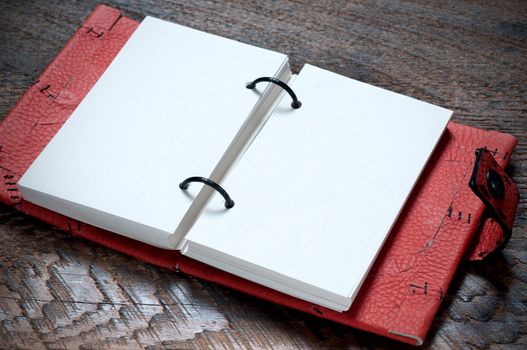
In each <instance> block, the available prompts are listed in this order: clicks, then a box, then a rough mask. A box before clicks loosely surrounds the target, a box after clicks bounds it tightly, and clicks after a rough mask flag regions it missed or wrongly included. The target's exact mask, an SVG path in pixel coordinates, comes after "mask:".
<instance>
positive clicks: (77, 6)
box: [0, 0, 527, 349]
mask: <svg viewBox="0 0 527 350" xmlns="http://www.w3.org/2000/svg"><path fill="white" fill-rule="evenodd" d="M109 3H110V4H113V5H115V6H117V7H120V8H122V9H123V10H124V12H125V14H126V15H128V16H131V17H133V18H135V19H139V20H140V19H142V18H143V17H144V15H152V16H156V17H159V18H162V19H166V20H170V21H173V22H176V23H180V24H183V25H187V26H190V27H193V28H198V29H201V30H205V31H207V32H211V33H215V34H219V35H222V36H226V37H228V38H233V39H237V40H239V41H242V42H246V43H249V44H253V45H257V46H261V47H265V48H269V49H272V50H277V51H281V52H284V53H287V54H289V56H290V57H291V60H292V63H293V69H294V70H295V71H298V70H299V68H300V67H301V66H302V65H303V64H304V63H305V62H309V63H311V64H314V65H317V66H320V67H322V68H326V69H329V70H332V71H335V72H337V73H340V74H343V75H345V76H348V77H352V78H355V79H359V80H362V81H365V82H368V83H371V84H374V85H378V86H381V87H385V88H388V89H391V90H394V91H397V92H401V93H403V94H407V95H410V96H413V97H416V98H419V99H422V100H425V101H429V102H431V103H434V104H438V105H441V106H443V107H446V108H450V109H452V110H454V111H455V118H454V119H455V120H457V121H460V122H463V123H466V124H469V125H473V126H477V127H481V128H486V129H494V130H501V131H504V132H509V133H512V134H514V135H516V136H517V137H518V140H519V144H518V148H517V150H516V153H515V155H514V157H513V160H512V165H511V167H510V172H511V174H512V175H513V177H514V179H515V180H516V181H517V183H518V185H519V188H520V192H521V201H520V207H519V209H518V215H517V218H516V224H515V227H514V233H513V236H512V239H511V241H510V243H509V245H508V247H507V248H506V249H505V250H504V251H503V253H501V254H499V255H498V256H496V257H495V258H494V259H493V260H491V261H488V262H487V263H486V264H474V263H472V264H470V263H464V264H463V265H462V267H461V268H460V270H459V272H458V273H457V275H456V277H455V280H454V282H453V284H452V286H451V288H450V289H449V291H448V295H447V297H446V299H445V301H444V304H443V306H442V308H441V310H440V311H439V313H438V315H437V317H436V319H435V321H434V323H433V326H432V330H431V332H430V334H429V337H428V339H427V341H426V343H425V346H427V347H430V348H433V349H443V348H482V349H486V348H491V349H500V348H511V349H525V348H527V269H526V266H527V252H526V251H527V249H526V248H527V232H526V231H527V230H526V228H527V191H526V190H527V177H526V174H527V137H526V136H527V135H526V134H527V119H526V118H527V104H526V102H527V95H526V84H527V69H526V67H527V59H526V57H527V3H526V2H525V1H498V0H497V1H470V2H459V1H456V0H449V1H390V0H386V1H355V2H333V1H323V2H322V1H320V2H313V3H311V2H309V1H305V2H301V1H291V2H264V1H262V2H260V1H239V2H233V3H226V2H201V1H196V2H193V3H190V2H189V3H187V2H181V3H180V2H175V1H172V2H157V1H150V0H143V1H110V2H109ZM95 4H96V1H76V2H69V1H62V0H49V1H6V0H3V1H1V2H0V116H4V115H5V114H6V113H7V112H8V111H9V109H10V108H11V107H12V106H13V105H14V103H15V102H16V101H17V99H18V98H19V97H20V96H21V95H22V93H23V92H24V91H25V89H26V88H27V87H28V86H29V85H30V84H31V82H32V81H33V80H34V79H35V78H36V77H37V76H38V75H39V73H40V72H41V71H42V70H43V68H44V67H45V66H46V65H47V64H48V63H49V62H50V61H51V60H52V59H53V57H54V56H55V55H56V54H57V53H58V51H59V50H60V48H61V47H62V46H63V45H64V44H65V43H66V41H67V40H68V38H69V37H70V36H71V35H72V34H73V32H74V31H75V29H76V28H77V26H79V25H80V24H81V23H82V21H83V19H84V18H85V17H86V16H87V15H88V14H89V13H90V11H91V10H92V9H93V8H94V6H95ZM0 240H1V244H0V347H2V348H13V347H20V348H79V347H80V348H83V349H98V348H112V349H113V348H126V349H128V348H139V347H145V348H204V347H212V348H293V347H298V348H341V347H348V348H385V349H392V348H396V347H400V346H401V345H399V344H398V343H395V342H393V341H390V340H386V339H383V338H381V337H378V336H374V335H371V334H367V333H364V332H360V331H356V330H353V329H349V328H346V327H343V326H340V325H337V324H334V323H331V322H328V321H324V320H320V319H317V318H315V317H312V316H308V315H304V314H302V313H299V312H295V311H291V310H288V309H285V308H283V307H280V306H276V305H272V304H270V303H267V302H263V301H260V300H257V299H254V298H251V297H248V296H245V295H242V294H240V293H236V292H233V291H231V290H228V289H225V288H222V287H219V286H216V285H214V284H210V283H205V282H202V281H199V280H196V279H193V278H189V277H187V276H184V275H179V274H176V273H173V272H169V271H165V270H163V269H160V268H156V267H153V266H149V265H147V264H144V263H142V262H140V261H137V260H134V259H131V258H128V257H126V256H123V255H121V254H118V253H115V252H113V251H110V250H108V249H105V248H102V247H100V246H97V245H95V244H92V243H90V242H87V241H84V240H82V239H77V238H72V237H70V236H68V235H66V234H64V233H61V232H58V231H57V230H55V229H53V228H52V227H49V226H47V225H45V224H42V223H41V222H38V221H36V220H33V219H31V218H28V217H25V216H24V215H21V214H19V213H18V212H16V211H14V210H13V209H10V208H8V207H5V206H0Z"/></svg>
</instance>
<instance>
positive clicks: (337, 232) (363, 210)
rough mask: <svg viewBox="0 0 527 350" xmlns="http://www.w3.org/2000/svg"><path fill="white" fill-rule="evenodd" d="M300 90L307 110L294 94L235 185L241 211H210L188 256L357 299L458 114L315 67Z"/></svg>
mask: <svg viewBox="0 0 527 350" xmlns="http://www.w3.org/2000/svg"><path fill="white" fill-rule="evenodd" d="M292 88H293V90H294V91H295V92H296V94H297V96H298V97H299V99H300V100H301V101H302V107H301V108H300V109H298V110H293V109H291V108H290V103H291V101H290V99H289V97H288V96H287V95H285V97H284V98H283V101H282V102H281V104H280V105H279V107H278V108H277V109H276V110H275V112H274V114H273V115H272V116H271V117H270V119H269V121H268V122H267V124H266V125H265V126H264V127H263V129H262V131H261V132H260V134H259V135H258V137H257V138H256V139H255V141H254V142H253V143H252V145H251V146H250V148H249V149H248V150H247V152H246V153H245V155H244V156H243V158H242V159H241V160H240V162H239V163H238V165H237V166H236V167H235V168H234V169H233V170H232V171H231V174H230V175H229V177H228V178H227V179H226V181H225V182H224V188H225V189H226V190H227V191H228V192H229V194H230V195H231V196H232V198H233V200H234V201H235V202H236V205H235V207H234V208H232V209H231V210H227V211H224V212H222V213H220V214H218V213H215V212H214V211H213V210H205V211H204V212H203V214H202V216H201V217H200V218H199V219H198V221H197V222H196V224H195V225H194V227H193V228H192V230H191V232H190V233H189V234H187V237H186V238H187V242H189V247H191V248H189V251H188V252H187V253H186V254H188V255H190V256H193V255H194V257H196V258H199V259H202V260H207V261H208V262H209V263H211V262H212V263H213V261H212V259H208V258H203V255H204V253H203V252H204V251H209V253H207V254H208V255H209V256H214V259H218V260H222V261H230V264H232V265H236V266H237V267H239V268H240V269H242V270H243V269H245V270H246V271H249V272H248V273H245V272H244V273H243V274H244V276H243V277H245V278H249V279H253V280H255V281H256V282H259V283H263V284H266V285H267V286H269V287H271V288H275V289H280V288H276V285H277V284H282V285H283V284H284V283H288V284H289V285H290V286H294V288H298V289H304V290H307V291H309V290H313V288H312V287H318V288H322V289H323V290H324V291H327V292H329V293H332V294H334V295H337V296H341V297H347V298H350V300H352V299H353V297H354V296H355V294H356V292H357V291H358V289H359V287H360V284H361V283H362V280H363V278H364V277H365V276H366V274H367V271H368V269H369V268H370V266H371V265H372V263H373V261H374V259H375V256H376V254H377V253H378V251H379V250H380V248H381V246H382V243H383V242H384V240H385V238H386V237H387V235H388V233H389V231H390V228H391V227H392V225H393V223H394V222H395V220H396V218H397V215H398V213H399V212H400V210H401V209H402V207H403V205H404V203H405V201H406V198H407V197H408V195H409V193H410V192H411V189H412V187H413V186H414V184H415V182H416V180H417V179H418V176H419V174H420V173H421V171H422V169H423V168H424V166H425V163H426V162H427V160H428V158H429V156H430V155H431V153H432V151H433V149H434V147H435V145H436V143H437V142H438V140H439V138H440V136H441V134H442V133H443V131H444V129H445V127H446V124H447V122H448V120H449V119H450V116H451V111H449V110H446V109H443V108H440V107H436V106H433V105H431V104H428V103H425V102H422V101H418V100H415V99H412V98H410V97H406V96H402V95H399V94H396V93H393V92H389V91H387V90H383V89H380V88H376V87H373V86H371V85H368V84H365V83H361V82H358V81H355V80H352V79H348V78H345V77H343V76H340V75H337V74H335V73H331V72H328V71H325V70H322V69H320V68H316V67H313V66H310V65H306V66H305V67H304V68H303V69H302V71H301V72H300V73H299V75H298V77H297V79H296V80H295V81H294V83H293V84H292ZM216 196H218V195H216ZM192 246H195V247H196V250H195V252H196V254H194V253H193V249H192ZM198 250H199V253H198ZM200 256H201V257H200ZM244 266H248V268H244ZM222 268H224V269H229V267H225V266H223V267H222ZM250 271H259V272H257V274H259V275H260V276H262V275H266V274H267V276H271V277H269V278H270V279H271V280H272V281H270V282H269V283H266V282H265V281H263V282H262V279H261V278H258V277H254V276H250V274H251V272H250ZM262 271H263V272H262ZM230 272H232V273H235V274H240V272H239V270H238V269H236V268H233V269H231V271H230ZM284 281H285V282H284ZM284 290H285V289H284ZM297 296H298V297H300V298H304V299H307V300H309V301H312V302H314V301H316V300H317V299H316V298H311V299H310V298H309V297H306V296H301V295H297ZM330 298H331V297H330Z"/></svg>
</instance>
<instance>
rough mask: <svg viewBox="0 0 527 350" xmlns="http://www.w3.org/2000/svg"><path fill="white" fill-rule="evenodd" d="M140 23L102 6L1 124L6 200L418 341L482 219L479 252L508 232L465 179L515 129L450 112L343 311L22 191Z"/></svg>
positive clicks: (154, 255)
mask: <svg viewBox="0 0 527 350" xmlns="http://www.w3.org/2000/svg"><path fill="white" fill-rule="evenodd" d="M137 26H138V22H136V21H134V20H132V19H130V18H127V17H125V16H123V15H122V14H121V12H120V10H118V9H114V8H111V7H108V6H104V5H99V6H97V7H96V9H95V10H94V11H93V13H92V14H91V15H90V16H89V17H88V18H87V19H86V21H85V22H84V24H83V25H82V26H81V27H80V28H79V29H78V30H77V32H76V33H75V34H74V35H73V37H72V38H71V39H70V41H69V42H68V43H67V44H66V46H65V47H64V48H63V49H62V50H61V52H60V53H59V54H58V55H57V56H56V57H55V59H54V60H53V61H52V62H51V63H50V65H49V66H48V67H47V68H46V69H45V70H44V72H43V73H42V74H41V75H40V77H39V78H38V80H37V81H35V83H34V84H33V85H32V86H31V87H30V88H29V89H28V90H27V92H26V93H25V94H24V95H23V96H22V98H21V99H20V100H19V101H18V103H17V104H16V105H15V106H14V107H13V109H12V110H11V111H10V112H9V114H8V115H7V116H6V117H5V118H4V120H3V121H2V123H1V124H0V176H1V177H0V179H1V181H0V201H1V202H3V203H5V204H7V205H10V206H13V207H15V208H16V209H18V210H20V211H21V212H24V213H26V214H28V215H31V216H34V217H36V218H39V219H41V220H43V221H45V222H48V223H50V224H52V225H54V226H56V227H58V228H60V229H62V230H65V231H68V232H70V233H71V234H72V235H75V236H79V237H83V238H86V239H88V240H91V241H93V242H96V243H99V244H102V245H104V246H107V247H109V248H112V249H115V250H117V251H120V252H122V253H125V254H128V255H131V256H133V257H135V258H138V259H141V260H144V261H146V262H149V263H151V264H154V265H157V266H161V267H164V268H168V269H172V270H176V271H181V272H184V273H186V274H189V275H193V276H196V277H199V278H202V279H204V280H208V281H212V282H216V283H219V284H221V285H224V286H227V287H230V288H233V289H236V290H239V291H242V292H245V293H248V294H251V295H253V296H256V297H259V298H262V299H266V300H269V301H272V302H276V303H278V304H282V305H284V306H287V307H292V308H295V309H297V310H301V311H304V312H307V313H310V314H313V315H315V316H318V317H322V318H325V319H328V320H332V321H336V322H339V323H342V324H345V325H348V326H351V327H355V328H360V329H363V330H366V331H370V332H373V333H377V334H380V335H383V336H386V337H390V338H393V339H396V340H399V341H403V342H406V343H410V344H414V345H416V344H417V345H419V344H422V342H423V339H424V338H425V336H426V333H427V331H428V329H429V328H430V325H431V323H432V320H433V318H434V316H435V314H436V312H437V309H438V307H439V305H440V303H441V301H442V299H443V298H444V295H445V293H446V291H447V288H448V285H449V283H450V281H451V280H452V277H453V275H454V273H455V270H456V268H457V266H458V265H459V263H460V261H461V260H462V258H463V256H464V254H465V253H466V252H467V249H469V248H470V243H471V241H472V239H473V237H474V235H475V234H476V233H477V232H478V229H480V228H481V227H483V230H484V231H483V232H481V234H480V235H479V236H478V237H484V239H480V241H481V242H476V243H477V244H476V245H475V246H472V247H471V248H470V249H471V250H470V251H469V254H470V255H471V256H472V257H473V258H476V259H477V258H478V257H481V256H482V254H483V253H485V254H486V253H488V250H492V249H494V247H495V244H494V243H495V242H496V237H497V238H500V237H501V236H502V235H503V232H502V231H501V229H500V228H499V226H497V225H496V224H495V223H492V222H491V221H489V220H486V219H484V217H483V213H484V205H483V203H482V202H481V201H480V199H479V198H478V197H476V196H475V195H474V193H473V192H472V191H471V190H470V188H469V187H468V185H467V184H468V181H469V178H470V175H471V171H472V168H473V167H474V160H475V155H474V151H475V150H476V149H477V148H480V147H487V148H488V149H490V150H492V151H493V154H494V156H495V158H496V160H497V161H498V163H499V164H500V165H501V166H503V167H504V166H505V165H506V164H507V163H508V161H509V158H510V156H511V153H512V151H513V149H514V147H515V144H516V139H515V138H514V137H513V136H511V135H507V134H503V133H498V132H492V131H484V130H480V129H476V128H471V127H468V126H464V125H461V124H457V123H453V122H451V123H450V124H449V125H448V127H447V130H446V132H445V135H444V136H443V137H442V139H441V141H440V144H439V145H438V147H437V149H436V151H435V152H434V154H433V156H432V158H431V160H430V162H429V164H428V165H427V167H426V169H425V170H424V173H423V174H422V176H421V178H420V180H419V182H418V183H417V185H416V187H415V189H414V190H413V192H412V194H411V196H410V198H409V200H408V202H407V204H406V206H405V208H404V211H403V213H402V214H401V215H400V217H399V219H398V221H397V223H396V224H395V226H394V228H393V230H392V232H391V234H390V236H389V238H388V239H387V241H386V243H385V245H384V247H383V249H382V251H381V253H380V254H379V256H378V258H377V260H376V262H375V264H374V266H373V268H372V270H371V271H370V273H369V275H368V277H367V279H366V281H365V283H364V284H363V286H362V288H361V290H360V292H359V295H358V296H357V298H356V299H355V301H354V302H353V305H352V307H351V309H350V310H348V311H346V312H344V313H338V312H335V311H332V310H329V309H326V308H323V307H320V306H317V305H314V304H311V303H308V302H305V301H302V300H299V299H296V298H293V297H290V296H288V295H284V294H281V293H279V292H277V291H274V290H271V289H268V288H265V287H262V286H260V285H257V284H255V283H252V282H249V281H247V280H244V279H242V278H239V277H236V276H233V275H230V274H228V273H225V272H223V271H220V270H217V269H215V268H213V267H210V266H207V265H205V264H202V263H199V262H197V261H194V260H192V259H189V258H187V257H184V256H182V255H180V254H179V252H177V251H172V250H163V249H160V248H156V247H153V246H150V245H147V244H144V243H141V242H138V241H134V240H132V239H129V238H126V237H123V236H119V235H116V234H114V233H111V232H108V231H104V230H102V229H99V228H96V227H93V226H90V225H87V224H84V223H82V222H79V221H77V220H74V219H71V218H68V217H65V216H62V215H60V214H57V213H54V212H52V211H49V210H47V209H44V208H42V207H38V206H36V205H33V204H31V203H29V202H25V201H24V200H23V198H22V197H21V195H20V193H19V192H18V190H17V187H16V183H17V181H18V179H20V177H21V176H22V175H23V174H24V172H25V171H26V169H27V168H28V167H29V166H30V164H31V163H32V161H33V160H34V159H35V158H36V157H37V156H38V155H39V153H40V152H41V151H42V149H43V148H44V147H45V146H46V144H47V143H48V142H49V141H50V140H51V138H52V137H53V135H54V134H55V133H56V132H57V131H58V130H59V129H60V127H61V126H62V124H63V123H64V122H65V121H66V120H67V118H68V117H69V116H70V115H71V113H72V112H73V110H74V109H75V108H76V107H77V105H78V104H79V103H80V102H81V100H82V99H83V97H84V96H85V95H86V94H87V93H88V91H89V90H90V89H91V87H92V86H93V85H94V84H95V82H96V81H97V79H98V78H99V77H100V76H101V75H102V73H103V72H104V70H105V69H106V67H107V66H108V65H109V64H110V62H111V61H112V59H113V58H114V57H115V56H116V54H117V53H118V52H119V50H120V48H121V47H122V46H123V45H124V43H125V42H126V40H127V39H128V38H129V37H130V35H131V34H132V33H133V31H134V30H135V28H136V27H137ZM480 224H482V225H480ZM480 226H481V227H480ZM364 234H367V232H365V233H364ZM489 242H490V243H489ZM493 244H494V245H493ZM482 249H486V250H487V251H485V252H483V251H482ZM352 258H353V257H350V259H352Z"/></svg>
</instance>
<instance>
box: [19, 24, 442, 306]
mask: <svg viewBox="0 0 527 350" xmlns="http://www.w3.org/2000/svg"><path fill="white" fill-rule="evenodd" d="M261 76H272V77H275V78H278V79H280V80H282V81H284V82H286V83H288V84H289V85H290V86H291V88H292V89H293V90H294V92H295V93H296V94H297V95H298V97H299V99H300V100H301V101H302V106H301V108H299V109H292V108H291V100H290V98H289V96H288V95H287V94H285V93H284V90H283V89H282V88H281V87H279V86H277V85H275V84H259V85H258V86H257V88H256V89H254V90H249V89H246V88H245V84H246V83H247V82H249V81H252V80H254V79H255V78H258V77H261ZM450 115H451V112H450V111H448V110H446V109H443V108H440V107H436V106H433V105H430V104H428V103H425V102H421V101H417V100H415V99H412V98H409V97H405V96H402V95H398V94H395V93H392V92H389V91H386V90H383V89H379V88H376V87H373V86H371V85H368V84H364V83H361V82H357V81H355V80H352V79H349V78H346V77H343V76H340V75H337V74H335V73H331V72H328V71H325V70H323V69H320V68H316V67H313V66H310V65H305V66H304V68H302V70H301V72H300V73H299V74H298V76H296V77H295V76H294V75H292V74H291V71H290V69H289V65H288V59H287V56H285V55H283V54H280V53H276V52H272V51H269V50H264V49H261V48H256V47H254V46H250V45H246V44H242V43H239V42H236V41H232V40H228V39H225V38H221V37H218V36H214V35H211V34H207V33H203V32H199V31H197V30H193V29H189V28H186V27H182V26H179V25H175V24H171V23H168V22H164V21H161V20H157V19H154V18H149V17H147V18H146V19H145V20H144V21H143V23H142V24H141V25H140V26H139V27H138V29H137V30H136V31H135V32H134V34H133V35H132V37H131V38H130V39H129V40H128V42H127V43H126V45H125V46H124V47H123V48H122V49H121V51H120V53H119V54H118V56H117V57H116V58H115V59H114V61H113V62H112V64H111V65H110V67H109V68H108V69H107V70H106V72H105V73H104V74H103V76H102V77H101V79H100V80H99V81H98V82H97V83H96V85H95V86H94V87H93V89H92V90H91V91H90V93H89V94H88V95H87V96H86V98H85V99H84V100H83V101H82V102H81V104H80V105H79V107H78V108H77V109H76V110H75V112H74V113H73V114H72V115H71V117H70V118H69V119H68V121H67V122H66V123H65V124H64V125H63V127H62V128H61V129H60V130H59V132H58V133H57V134H56V136H55V137H54V138H53V139H52V141H51V142H50V143H49V144H48V146H47V147H46V148H45V149H44V151H43V152H42V153H41V154H40V156H39V157H38V158H37V159H36V160H35V161H34V163H33V164H32V165H31V167H30V168H29V169H28V170H27V172H26V173H25V174H24V176H23V177H22V179H21V180H20V181H19V188H20V190H21V192H22V194H23V196H24V198H25V199H26V200H27V201H30V202H33V203H35V204H38V205H40V206H42V207H45V208H49V209H51V210H53V211H56V212H59V213H61V214H64V215H66V216H69V217H72V218H75V219H78V220H80V221H83V222H86V223H89V224H92V225H95V226H98V227H102V228H105V229H107V230H110V231H113V232H116V233H119V234H122V235H124V236H127V237H130V238H133V239H136V240H139V241H143V242H146V243H149V244H152V245H155V246H158V247H162V248H167V249H180V250H181V252H182V253H183V254H185V255H187V256H189V257H192V258H194V259H197V260H200V261H203V262H205V263H207V264H210V265H213V266H215V267H218V268H220V269H223V270H225V271H228V272H230V273H233V274H236V275H238V276H241V277H244V278H246V279H249V280H251V281H254V282H257V283H260V284H262V285H265V286H267V287H270V288H274V289H276V290H279V291H281V292H284V293H287V294H290V295H292V296H295V297H297V298H300V299H304V300H307V301H310V302H313V303H316V304H319V305H322V306H326V307H328V308H331V309H334V310H337V311H343V310H347V309H348V308H349V306H350V305H351V302H352V301H353V298H354V296H355V295H356V293H357V291H358V290H359V288H360V285H361V282H362V280H363V279H364V277H365V276H366V274H367V272H368V269H369V267H370V266H371V265H372V263H373V261H374V259H375V256H376V254H377V253H378V252H379V250H380V248H381V246H382V243H383V241H384V240H385V238H386V237H387V235H388V234H389V231H390V228H391V227H392V225H393V224H394V222H395V220H396V218H397V215H398V213H399V212H400V210H401V209H402V207H403V205H404V202H405V200H406V198H407V197H408V195H409V193H410V192H411V189H412V187H413V186H414V184H415V182H416V181H417V179H418V177H419V174H420V172H421V171H422V169H423V168H424V166H425V164H426V161H427V159H428V158H429V156H430V154H431V153H432V151H433V149H434V147H435V145H436V143H437V142H438V140H439V138H440V136H441V134H442V132H443V130H444V128H445V126H446V124H447V122H448V120H449V118H450ZM190 176H205V177H208V178H210V179H211V180H213V181H215V182H217V183H220V184H221V185H222V186H223V187H224V188H225V189H226V190H227V191H228V192H229V194H230V195H231V196H232V198H233V199H234V200H235V201H236V206H235V207H234V208H232V209H230V210H227V209H225V207H224V206H223V199H222V197H221V196H219V195H217V194H216V192H215V191H213V190H212V189H211V188H210V187H208V186H201V185H197V184H193V185H191V187H190V189H189V190H188V191H183V190H181V189H180V188H179V183H180V182H181V181H183V180H184V179H186V178H188V177H190ZM102 178H104V180H101V179H102Z"/></svg>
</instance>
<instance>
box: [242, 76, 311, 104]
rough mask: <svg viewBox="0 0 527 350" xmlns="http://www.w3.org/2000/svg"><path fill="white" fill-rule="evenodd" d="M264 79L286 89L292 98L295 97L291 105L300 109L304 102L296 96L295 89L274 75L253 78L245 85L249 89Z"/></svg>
mask: <svg viewBox="0 0 527 350" xmlns="http://www.w3.org/2000/svg"><path fill="white" fill-rule="evenodd" d="M263 81H266V82H270V83H273V84H276V85H278V86H280V87H281V88H282V89H284V90H285V91H286V92H287V93H288V94H289V96H291V98H292V99H293V102H291V107H293V108H294V109H298V108H300V106H302V102H300V101H299V100H298V98H297V97H296V94H295V92H294V91H293V89H291V88H290V87H289V85H287V84H286V83H284V82H283V81H281V80H280V79H276V78H273V77H261V78H258V79H255V80H253V81H252V82H250V83H247V85H245V87H246V88H247V89H254V88H255V87H256V84H258V83H261V82H263Z"/></svg>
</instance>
